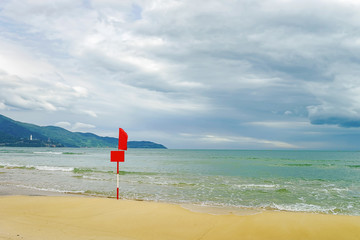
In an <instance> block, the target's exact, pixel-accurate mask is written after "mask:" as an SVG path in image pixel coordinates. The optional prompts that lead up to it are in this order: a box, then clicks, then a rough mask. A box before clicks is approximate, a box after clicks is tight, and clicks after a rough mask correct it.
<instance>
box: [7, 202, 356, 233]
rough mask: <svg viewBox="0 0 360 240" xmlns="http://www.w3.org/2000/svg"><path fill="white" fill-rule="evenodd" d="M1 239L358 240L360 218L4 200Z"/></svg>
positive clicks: (148, 204) (161, 205)
mask: <svg viewBox="0 0 360 240" xmlns="http://www.w3.org/2000/svg"><path fill="white" fill-rule="evenodd" d="M0 239H30V240H31V239H37V240H39V239H252V240H257V239H259V240H260V239H267V240H269V239H274V240H275V239H276V240H281V239H284V240H289V239H291V240H294V239H307V240H310V239H314V240H315V239H316V240H321V239H326V240H329V239H336V240H338V239H346V240H351V239H354V240H358V239H360V217H358V216H340V215H324V214H311V213H291V212H280V211H277V212H276V211H262V212H255V213H254V212H249V213H248V214H244V215H235V214H231V213H228V214H209V213H204V212H194V211H190V210H188V209H185V208H183V207H181V206H180V205H175V204H167V203H157V202H146V201H128V200H115V199H109V198H93V197H76V196H1V197H0Z"/></svg>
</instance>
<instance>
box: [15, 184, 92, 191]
mask: <svg viewBox="0 0 360 240" xmlns="http://www.w3.org/2000/svg"><path fill="white" fill-rule="evenodd" d="M15 186H16V187H21V188H27V189H33V190H38V191H45V192H58V193H84V192H85V191H70V190H60V189H55V188H41V187H34V186H26V185H15Z"/></svg>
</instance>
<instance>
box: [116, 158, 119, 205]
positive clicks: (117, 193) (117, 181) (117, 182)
mask: <svg viewBox="0 0 360 240" xmlns="http://www.w3.org/2000/svg"><path fill="white" fill-rule="evenodd" d="M116 187H117V188H116V199H119V162H117V174H116Z"/></svg>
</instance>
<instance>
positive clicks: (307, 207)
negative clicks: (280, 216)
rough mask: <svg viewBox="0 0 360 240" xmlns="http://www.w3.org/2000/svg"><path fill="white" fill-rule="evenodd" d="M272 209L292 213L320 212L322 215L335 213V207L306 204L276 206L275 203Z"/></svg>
mask: <svg viewBox="0 0 360 240" xmlns="http://www.w3.org/2000/svg"><path fill="white" fill-rule="evenodd" d="M270 207H271V208H274V209H277V210H281V211H291V212H318V213H319V212H320V213H329V212H332V213H333V212H334V210H335V207H333V208H325V207H321V206H319V205H314V204H306V203H295V204H275V203H273V204H272V205H271V206H270Z"/></svg>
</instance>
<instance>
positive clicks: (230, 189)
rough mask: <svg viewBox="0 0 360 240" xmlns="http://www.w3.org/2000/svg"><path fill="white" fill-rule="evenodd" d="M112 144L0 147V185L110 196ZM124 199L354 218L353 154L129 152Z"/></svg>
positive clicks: (359, 205) (359, 165)
mask: <svg viewBox="0 0 360 240" xmlns="http://www.w3.org/2000/svg"><path fill="white" fill-rule="evenodd" d="M111 150H112V149H95V148H90V149H83V148H77V149H76V148H75V149H74V148H56V149H50V148H0V184H2V185H6V186H13V187H22V188H30V189H37V190H44V191H54V192H67V193H81V194H88V195H95V196H104V197H109V196H114V195H116V174H115V173H116V163H111V162H110V151H111ZM120 195H121V197H123V198H126V199H141V200H151V201H164V202H172V203H190V204H199V205H205V206H217V207H245V208H264V209H275V210H287V211H304V212H317V213H328V214H346V215H357V216H359V215H360V152H340V151H243V150H170V149H157V150H155V149H129V150H128V151H127V152H126V160H125V162H124V163H120Z"/></svg>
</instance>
